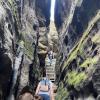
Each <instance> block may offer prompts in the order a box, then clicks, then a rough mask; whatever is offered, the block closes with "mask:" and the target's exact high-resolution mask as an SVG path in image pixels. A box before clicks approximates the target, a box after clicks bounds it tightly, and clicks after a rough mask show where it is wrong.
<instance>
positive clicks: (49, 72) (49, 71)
mask: <svg viewBox="0 0 100 100" xmlns="http://www.w3.org/2000/svg"><path fill="white" fill-rule="evenodd" d="M55 65H56V59H52V63H51V65H50V60H49V58H48V57H46V60H45V68H46V76H48V78H49V79H50V80H51V81H53V82H54V81H55V78H56V74H55Z"/></svg>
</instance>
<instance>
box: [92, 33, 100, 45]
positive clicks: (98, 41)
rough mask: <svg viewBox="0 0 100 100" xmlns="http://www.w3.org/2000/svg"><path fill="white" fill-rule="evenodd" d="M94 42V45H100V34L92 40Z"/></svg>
mask: <svg viewBox="0 0 100 100" xmlns="http://www.w3.org/2000/svg"><path fill="white" fill-rule="evenodd" d="M92 42H94V43H100V34H99V33H98V34H96V35H95V36H94V37H93V38H92Z"/></svg>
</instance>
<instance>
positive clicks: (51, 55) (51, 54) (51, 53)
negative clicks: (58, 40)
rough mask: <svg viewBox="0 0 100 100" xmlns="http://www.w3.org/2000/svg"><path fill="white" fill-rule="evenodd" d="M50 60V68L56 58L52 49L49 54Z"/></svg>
mask: <svg viewBox="0 0 100 100" xmlns="http://www.w3.org/2000/svg"><path fill="white" fill-rule="evenodd" d="M48 58H49V60H50V66H51V64H52V59H53V58H54V56H53V51H52V49H50V51H49V52H48Z"/></svg>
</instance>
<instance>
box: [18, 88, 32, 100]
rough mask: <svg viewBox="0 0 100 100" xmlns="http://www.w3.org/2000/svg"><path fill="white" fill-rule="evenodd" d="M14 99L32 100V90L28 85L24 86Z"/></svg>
mask: <svg viewBox="0 0 100 100" xmlns="http://www.w3.org/2000/svg"><path fill="white" fill-rule="evenodd" d="M16 100H34V97H33V91H32V89H31V88H30V86H25V87H24V88H23V89H22V91H21V92H20V94H19V96H18V97H17V99H16Z"/></svg>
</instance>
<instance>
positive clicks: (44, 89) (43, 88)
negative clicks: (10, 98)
mask: <svg viewBox="0 0 100 100" xmlns="http://www.w3.org/2000/svg"><path fill="white" fill-rule="evenodd" d="M52 86H53V83H52V82H51V81H50V80H49V79H48V78H46V77H44V78H43V79H42V80H41V81H40V82H39V84H38V86H37V89H36V93H35V94H36V95H39V96H41V97H43V100H54V97H53V88H52Z"/></svg>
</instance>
